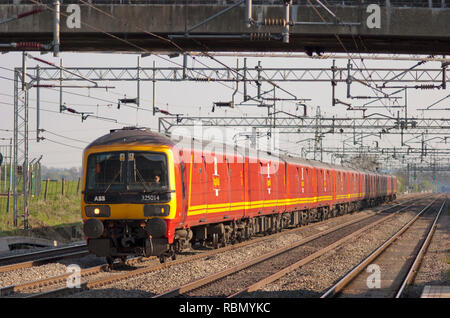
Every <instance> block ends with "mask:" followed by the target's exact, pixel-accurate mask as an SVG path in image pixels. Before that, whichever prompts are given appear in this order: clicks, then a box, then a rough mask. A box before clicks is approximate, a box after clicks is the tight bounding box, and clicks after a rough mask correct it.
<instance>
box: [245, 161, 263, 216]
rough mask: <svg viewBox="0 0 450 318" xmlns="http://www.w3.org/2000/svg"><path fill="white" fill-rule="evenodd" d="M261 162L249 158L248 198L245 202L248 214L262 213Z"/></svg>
mask: <svg viewBox="0 0 450 318" xmlns="http://www.w3.org/2000/svg"><path fill="white" fill-rule="evenodd" d="M261 171H262V163H261V162H260V161H259V160H258V161H257V160H256V159H255V158H249V163H248V189H247V191H248V198H249V202H248V204H247V206H248V209H249V216H254V215H257V214H261V213H262V207H263V202H264V191H263V190H262V188H263V177H262V173H261Z"/></svg>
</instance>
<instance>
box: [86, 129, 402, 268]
mask: <svg viewBox="0 0 450 318" xmlns="http://www.w3.org/2000/svg"><path fill="white" fill-rule="evenodd" d="M395 194H396V179H395V177H391V176H384V175H380V174H375V173H368V172H364V171H358V170H352V169H348V168H343V167H340V166H334V165H330V164H325V163H320V162H315V161H310V160H304V159H300V158H294V157H290V156H274V155H271V154H268V153H262V152H256V151H254V152H253V151H250V150H249V149H242V148H237V147H230V146H229V145H223V144H212V143H201V142H199V141H197V140H187V141H186V140H183V141H181V142H175V141H173V140H171V139H169V138H167V137H165V136H162V135H159V134H155V133H151V132H148V131H145V130H142V129H136V128H124V129H120V130H113V131H111V133H110V134H108V135H105V136H103V137H101V138H99V139H97V140H95V141H94V142H92V143H91V144H90V145H89V146H88V147H87V148H86V149H85V151H84V156H83V198H82V206H81V208H82V216H83V220H84V221H85V225H84V230H85V234H86V236H87V241H88V247H89V250H90V251H91V252H92V253H94V254H96V255H98V256H106V257H107V258H108V260H109V261H110V262H112V260H113V259H114V258H117V257H126V256H127V255H145V256H149V255H157V256H159V257H160V258H161V260H164V258H165V257H169V256H172V257H174V255H175V253H176V252H179V251H181V250H182V249H184V248H186V247H188V246H190V245H191V244H210V245H213V246H215V247H217V246H219V245H225V244H228V243H232V242H234V241H240V240H245V239H248V238H250V237H251V236H252V235H255V234H257V233H264V234H266V233H273V232H277V231H280V230H281V229H282V228H286V227H289V226H300V225H304V224H307V223H309V222H313V221H318V220H323V219H326V218H328V217H330V216H337V215H342V214H344V213H347V212H350V211H355V210H358V209H360V208H362V207H364V206H371V205H374V204H379V203H381V202H384V201H386V200H392V199H394V198H395Z"/></svg>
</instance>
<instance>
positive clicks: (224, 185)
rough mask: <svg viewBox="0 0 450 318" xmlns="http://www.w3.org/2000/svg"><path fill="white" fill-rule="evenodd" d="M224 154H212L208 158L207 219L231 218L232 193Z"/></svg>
mask: <svg viewBox="0 0 450 318" xmlns="http://www.w3.org/2000/svg"><path fill="white" fill-rule="evenodd" d="M224 157H225V156H224V155H222V154H215V153H212V154H210V155H208V157H207V158H206V159H207V161H206V167H207V168H206V173H207V175H208V207H207V214H208V215H207V219H208V221H211V220H217V221H219V220H222V219H223V217H224V215H228V217H230V191H229V183H228V180H229V176H228V171H227V170H228V169H227V167H228V165H227V163H226V160H225V158H224Z"/></svg>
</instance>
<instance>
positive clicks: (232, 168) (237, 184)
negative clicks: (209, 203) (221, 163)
mask: <svg viewBox="0 0 450 318" xmlns="http://www.w3.org/2000/svg"><path fill="white" fill-rule="evenodd" d="M238 160H239V161H238ZM230 161H231V162H230ZM241 161H243V159H242V158H238V157H234V158H233V159H232V160H228V161H227V166H228V168H227V170H228V180H229V181H228V184H229V189H230V190H229V192H230V211H232V213H233V215H236V216H238V217H242V216H244V212H245V186H244V184H245V179H244V162H241Z"/></svg>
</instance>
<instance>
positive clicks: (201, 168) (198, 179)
mask: <svg viewBox="0 0 450 318" xmlns="http://www.w3.org/2000/svg"><path fill="white" fill-rule="evenodd" d="M191 158H192V159H193V160H191V165H190V167H189V175H190V180H189V184H190V186H189V197H188V213H187V214H188V218H189V220H192V221H193V222H194V223H198V222H205V221H206V208H207V202H208V185H207V183H208V179H207V174H206V162H205V158H204V156H202V155H199V154H195V153H194V152H193V155H192V156H191ZM200 220H202V221H200Z"/></svg>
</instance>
